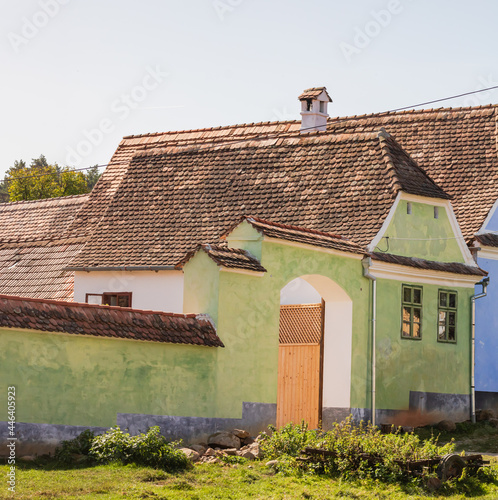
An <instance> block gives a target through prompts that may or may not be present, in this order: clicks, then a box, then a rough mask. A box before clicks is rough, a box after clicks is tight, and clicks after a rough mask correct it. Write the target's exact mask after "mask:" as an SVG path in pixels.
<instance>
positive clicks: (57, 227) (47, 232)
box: [0, 194, 88, 244]
mask: <svg viewBox="0 0 498 500" xmlns="http://www.w3.org/2000/svg"><path fill="white" fill-rule="evenodd" d="M87 200H88V195H87V194H82V195H78V196H65V197H62V198H47V199H44V200H34V201H17V202H13V203H0V244H2V243H21V242H27V241H28V242H34V241H40V240H52V239H54V238H55V239H60V238H61V237H63V235H64V233H65V232H66V230H67V229H68V227H69V226H70V224H71V223H72V222H73V220H74V218H75V216H76V214H77V213H78V211H79V210H80V209H81V207H82V206H83V205H84V203H85V202H86V201H87Z"/></svg>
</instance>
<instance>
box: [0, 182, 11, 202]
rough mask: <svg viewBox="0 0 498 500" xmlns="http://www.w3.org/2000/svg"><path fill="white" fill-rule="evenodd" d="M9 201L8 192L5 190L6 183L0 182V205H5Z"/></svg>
mask: <svg viewBox="0 0 498 500" xmlns="http://www.w3.org/2000/svg"><path fill="white" fill-rule="evenodd" d="M6 201H9V190H8V189H7V183H6V182H5V181H3V182H0V203H5V202H6Z"/></svg>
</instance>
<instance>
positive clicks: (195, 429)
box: [118, 403, 277, 443]
mask: <svg viewBox="0 0 498 500" xmlns="http://www.w3.org/2000/svg"><path fill="white" fill-rule="evenodd" d="M276 420H277V405H276V404H270V403H243V404H242V418H204V417H174V416H165V415H140V414H134V413H118V425H119V426H120V427H121V428H122V429H128V432H129V433H130V434H132V435H136V434H139V433H140V432H145V431H146V430H147V429H148V428H149V427H152V426H155V425H157V426H158V427H159V428H160V429H161V434H163V435H164V436H165V437H166V439H168V440H176V439H182V440H183V441H184V442H185V443H200V442H206V441H207V438H208V436H209V435H211V434H214V433H215V432H218V431H226V430H232V429H234V428H239V429H244V430H246V431H248V432H249V433H250V434H251V435H252V436H256V435H258V434H259V433H260V432H261V431H263V430H265V429H266V428H267V427H268V426H269V425H270V424H272V425H275V423H276Z"/></svg>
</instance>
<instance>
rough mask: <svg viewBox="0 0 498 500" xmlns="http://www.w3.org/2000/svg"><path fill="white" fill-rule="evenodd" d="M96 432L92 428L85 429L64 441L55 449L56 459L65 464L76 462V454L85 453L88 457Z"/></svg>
mask: <svg viewBox="0 0 498 500" xmlns="http://www.w3.org/2000/svg"><path fill="white" fill-rule="evenodd" d="M94 438H95V434H94V433H93V432H92V431H91V430H90V429H86V430H84V431H83V432H82V433H81V434H80V435H79V436H76V437H75V438H74V439H70V440H67V441H62V443H61V446H60V447H58V448H56V449H55V459H56V460H57V461H58V462H61V463H64V464H70V463H72V462H74V455H85V456H87V457H88V455H89V453H90V448H91V446H92V442H93V440H94Z"/></svg>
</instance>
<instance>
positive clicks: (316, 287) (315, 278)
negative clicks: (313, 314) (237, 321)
mask: <svg viewBox="0 0 498 500" xmlns="http://www.w3.org/2000/svg"><path fill="white" fill-rule="evenodd" d="M310 285H311V286H310ZM321 298H323V300H324V301H325V325H324V346H323V347H324V352H323V403H322V404H323V407H324V408H350V402H351V356H352V337H353V302H352V300H351V299H350V298H349V296H348V295H347V293H346V292H345V291H344V290H343V289H342V288H341V287H340V286H339V285H337V283H335V282H334V281H332V280H331V279H329V278H327V277H325V276H319V275H307V276H302V277H301V278H297V279H295V280H293V281H291V282H289V283H288V284H287V285H286V286H285V287H284V288H282V290H281V292H280V303H281V304H282V305H283V304H310V303H318V302H320V301H321Z"/></svg>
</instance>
